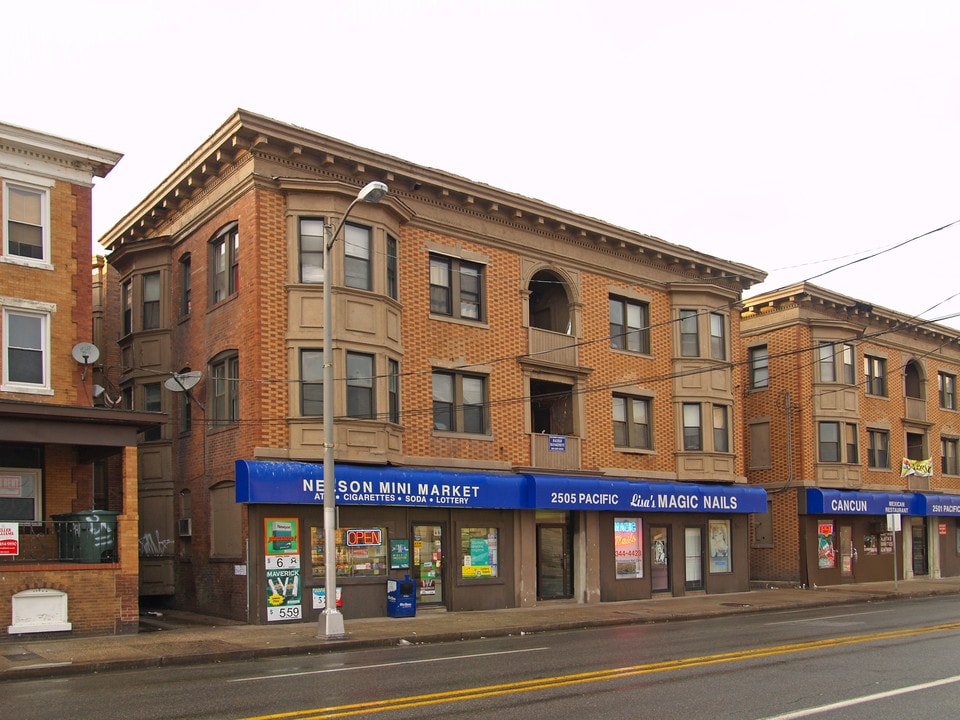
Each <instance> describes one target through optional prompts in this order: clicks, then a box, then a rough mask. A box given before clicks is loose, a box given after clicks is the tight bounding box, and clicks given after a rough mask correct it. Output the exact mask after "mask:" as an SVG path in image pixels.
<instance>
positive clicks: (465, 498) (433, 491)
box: [236, 460, 530, 509]
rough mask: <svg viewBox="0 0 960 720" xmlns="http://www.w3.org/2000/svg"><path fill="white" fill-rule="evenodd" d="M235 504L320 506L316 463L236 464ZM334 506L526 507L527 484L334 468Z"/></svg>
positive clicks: (464, 475) (502, 477)
mask: <svg viewBox="0 0 960 720" xmlns="http://www.w3.org/2000/svg"><path fill="white" fill-rule="evenodd" d="M236 477H237V491H236V495H237V502H240V503H309V504H319V503H323V465H322V464H320V463H303V462H273V461H265V460H237V462H236ZM336 502H337V504H338V505H408V506H417V507H459V508H504V509H509V508H528V507H530V497H529V491H528V483H527V482H526V481H525V480H524V478H523V476H520V475H513V474H506V473H503V474H497V473H480V472H449V471H445V470H444V471H441V470H422V469H413V468H399V467H393V466H389V465H348V464H337V466H336Z"/></svg>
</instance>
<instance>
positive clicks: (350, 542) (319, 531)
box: [310, 526, 390, 590]
mask: <svg viewBox="0 0 960 720" xmlns="http://www.w3.org/2000/svg"><path fill="white" fill-rule="evenodd" d="M334 544H335V545H336V547H337V563H336V564H337V577H376V576H378V575H386V574H387V572H388V571H389V568H390V565H389V564H388V563H389V558H388V556H387V551H388V550H389V548H390V543H389V539H388V537H387V529H386V528H384V527H375V526H374V527H371V526H364V527H362V528H351V527H341V528H336V530H334ZM323 551H324V533H323V528H322V527H311V528H310V565H311V571H312V575H313V577H315V578H322V577H324V575H325V572H326V564H325V560H324V552H323ZM338 590H339V588H338Z"/></svg>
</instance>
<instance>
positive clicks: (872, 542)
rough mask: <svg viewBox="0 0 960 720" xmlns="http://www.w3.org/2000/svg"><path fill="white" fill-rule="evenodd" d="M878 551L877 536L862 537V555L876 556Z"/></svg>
mask: <svg viewBox="0 0 960 720" xmlns="http://www.w3.org/2000/svg"><path fill="white" fill-rule="evenodd" d="M877 550H878V546H877V536H876V535H864V536H863V554H864V555H876V554H877Z"/></svg>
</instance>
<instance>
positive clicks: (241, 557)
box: [101, 110, 766, 622]
mask: <svg viewBox="0 0 960 720" xmlns="http://www.w3.org/2000/svg"><path fill="white" fill-rule="evenodd" d="M571 171H572V172H582V168H573V167H572V168H571ZM371 181H380V182H383V183H386V184H387V185H388V187H389V193H388V194H387V196H386V197H385V198H383V199H382V200H381V201H380V202H379V203H376V204H366V203H360V204H357V205H356V206H355V207H354V209H353V211H352V212H351V214H350V217H349V221H348V222H347V223H346V224H345V226H344V230H343V233H342V234H341V235H340V236H339V237H338V238H335V239H334V242H332V244H331V253H332V254H331V262H330V265H331V267H329V268H326V267H324V266H323V261H322V258H323V252H322V251H323V247H324V244H325V243H327V242H328V241H327V234H328V232H329V228H330V227H332V226H336V225H337V222H338V221H339V220H341V219H343V217H344V213H345V211H346V210H347V208H348V206H349V205H350V204H351V203H352V201H353V200H354V199H355V198H356V197H357V193H358V190H359V189H360V188H361V187H363V186H365V185H366V184H367V183H369V182H371ZM624 200H625V201H627V198H625V199H624ZM101 242H102V243H103V245H104V246H105V247H107V248H108V249H109V250H110V251H111V254H110V263H111V264H112V265H113V267H115V268H116V269H117V270H118V271H119V275H120V307H119V308H118V309H117V311H116V312H114V313H108V317H112V318H114V324H115V332H116V335H117V337H118V338H119V348H120V354H121V364H122V366H123V375H122V378H121V387H122V388H123V394H124V398H125V402H126V403H127V406H128V407H131V408H140V409H143V410H160V411H163V412H166V413H169V416H170V422H169V423H168V424H167V425H166V426H164V427H163V428H161V429H160V430H159V431H158V432H156V433H154V434H152V435H150V436H148V437H146V438H145V440H144V442H143V443H142V444H141V446H140V453H141V457H142V462H141V468H142V471H143V473H142V476H141V486H140V506H141V517H142V528H141V534H142V535H143V536H150V537H156V538H157V540H158V542H157V543H156V545H155V548H156V549H157V552H156V553H154V554H153V556H151V557H143V558H142V561H143V574H142V578H141V588H142V592H143V593H144V594H146V595H160V596H167V597H168V598H170V599H172V600H173V601H175V602H177V603H178V604H179V605H181V606H183V607H189V608H193V609H196V610H202V611H204V612H213V613H222V614H224V615H228V616H231V617H235V618H240V619H244V620H249V621H250V622H265V621H270V620H278V619H288V618H311V617H313V618H315V617H316V615H317V612H318V607H319V597H320V594H321V589H322V586H323V578H324V555H323V553H324V533H323V513H322V477H323V464H322V460H323V456H324V433H325V430H326V428H325V427H324V421H325V419H326V418H324V417H323V413H324V410H323V403H322V396H323V380H324V372H323V369H324V360H325V359H326V360H329V361H332V362H333V367H334V371H335V380H334V418H335V423H334V425H335V443H334V445H335V454H336V477H337V487H336V490H337V497H336V502H337V510H338V526H337V537H338V541H337V547H336V553H337V559H336V569H337V574H338V578H339V579H338V587H339V588H341V589H342V601H343V613H344V615H345V616H346V617H358V616H370V615H380V614H384V612H385V610H386V592H385V587H386V582H387V579H388V578H398V577H399V578H402V577H404V576H405V575H407V574H409V575H411V576H412V578H413V580H414V581H415V582H416V587H417V596H418V597H417V599H418V602H419V603H420V604H421V605H424V604H431V603H432V604H436V605H438V606H442V607H446V608H448V609H451V610H469V609H481V608H497V607H512V606H524V605H531V604H534V603H537V602H540V601H544V600H549V599H555V598H562V599H569V598H575V599H576V600H577V601H580V602H596V601H607V600H622V599H628V598H642V597H650V596H651V595H654V594H657V593H673V594H684V593H690V592H731V591H740V590H745V589H746V588H747V587H748V582H749V573H748V556H749V547H750V543H749V521H748V515H749V513H751V512H753V511H763V510H764V509H765V507H766V504H765V503H766V501H765V494H764V491H763V490H762V489H760V488H755V487H753V488H751V487H749V486H747V484H746V482H745V466H744V462H743V453H742V447H741V435H740V433H739V432H737V430H736V429H737V428H738V427H739V425H740V422H741V418H740V414H739V413H740V411H739V407H738V405H737V403H736V402H735V400H736V392H735V382H734V380H735V374H734V370H733V368H734V367H735V366H736V364H737V363H738V362H740V361H741V360H742V358H741V353H742V352H743V351H742V349H741V347H740V345H739V344H738V343H736V342H734V340H733V339H734V338H736V337H738V333H739V323H740V316H739V312H738V303H739V301H740V298H741V294H742V292H743V291H744V289H746V288H749V287H750V286H751V285H753V284H755V283H757V282H759V281H760V280H762V279H763V277H764V274H763V273H762V272H761V271H759V270H756V269H754V268H751V267H748V266H745V265H741V264H738V263H735V262H732V261H727V260H722V259H719V258H715V257H711V256H708V255H705V254H703V253H699V252H696V251H694V250H691V249H690V248H686V247H681V246H677V245H673V244H671V243H668V242H665V241H663V240H660V239H658V238H656V237H653V236H649V235H644V234H641V233H637V232H633V231H629V230H625V229H622V228H618V227H615V226H612V225H610V224H607V223H604V222H602V221H599V220H595V219H592V218H589V217H584V216H582V215H578V214H575V213H572V212H569V211H566V210H563V209H560V208H557V207H554V206H551V205H549V204H546V203H544V202H541V201H539V200H534V199H531V198H527V197H523V196H520V195H516V194H513V193H510V192H507V191H504V190H500V189H497V188H494V187H490V186H488V185H484V184H481V183H477V182H473V181H470V180H466V179H464V178H462V177H458V176H456V175H452V174H450V173H447V172H443V171H440V170H435V169H431V168H425V167H421V166H418V165H415V164H413V163H410V162H407V161H404V160H400V159H397V158H394V157H391V156H388V155H384V154H382V153H378V152H374V151H371V150H368V149H364V148H361V147H357V146H354V145H350V144H348V143H345V142H342V141H339V140H336V139H333V138H330V137H326V136H324V135H320V134H318V133H316V132H312V131H309V130H305V129H302V128H298V127H294V126H291V125H288V124H284V123H280V122H277V121H274V120H271V119H269V118H265V117H262V116H259V115H256V114H253V113H250V112H247V111H243V110H240V111H237V112H236V113H234V114H233V115H232V116H231V117H230V118H229V119H228V120H227V121H226V122H225V123H224V124H223V125H222V126H221V127H220V128H218V129H217V130H216V131H215V132H214V133H213V135H211V137H210V138H209V139H207V140H206V141H205V142H204V143H203V144H202V145H201V146H200V147H198V148H197V149H196V150H195V151H194V152H193V153H191V155H190V156H189V157H187V158H186V159H185V160H184V161H183V162H182V163H181V164H180V165H179V167H178V168H177V169H176V170H175V171H174V172H173V173H172V174H171V175H170V176H169V177H167V178H166V179H164V180H163V181H162V182H161V183H160V184H159V185H158V186H157V187H156V188H155V189H154V190H153V191H152V192H151V193H150V194H149V195H148V196H147V197H146V198H145V199H144V200H143V201H142V202H141V203H140V204H139V205H137V206H136V207H135V208H133V209H132V210H131V211H130V212H129V213H128V214H127V215H126V216H125V217H123V218H122V219H121V220H120V221H119V222H118V223H117V224H116V225H115V226H114V227H113V228H112V229H111V230H110V231H109V232H108V233H107V234H106V235H105V236H104V237H103V238H102V240H101ZM327 280H329V284H330V287H329V290H330V292H331V293H332V295H331V298H330V299H331V304H332V307H333V317H334V321H333V323H332V328H331V332H332V334H333V358H329V359H327V358H324V357H323V354H324V353H323V343H322V339H323V330H324V328H323V304H324V302H323V301H324V297H323V293H324V292H325V281H327ZM331 422H333V420H331ZM278 558H280V559H281V560H282V561H284V562H281V563H279V564H278V562H277V560H278ZM291 559H292V560H293V563H291V562H290V560H291ZM291 564H292V565H293V566H294V567H292V568H290V565H291Z"/></svg>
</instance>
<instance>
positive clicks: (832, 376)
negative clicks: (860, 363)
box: [818, 342, 856, 385]
mask: <svg viewBox="0 0 960 720" xmlns="http://www.w3.org/2000/svg"><path fill="white" fill-rule="evenodd" d="M818 352H819V357H818V365H819V367H820V382H840V380H838V378H842V382H845V383H846V384H848V385H853V384H854V383H855V382H856V370H855V368H854V365H853V363H854V356H855V351H854V348H853V345H850V344H848V343H832V342H822V343H820V346H819V348H818ZM838 358H839V360H838ZM838 362H839V373H838V367H837V365H838Z"/></svg>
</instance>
